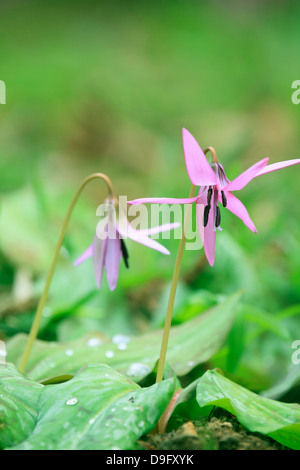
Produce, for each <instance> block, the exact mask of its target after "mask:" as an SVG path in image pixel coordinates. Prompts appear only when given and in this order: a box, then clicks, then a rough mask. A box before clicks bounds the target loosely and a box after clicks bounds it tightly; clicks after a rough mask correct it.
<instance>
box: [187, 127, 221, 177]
mask: <svg viewBox="0 0 300 470" xmlns="http://www.w3.org/2000/svg"><path fill="white" fill-rule="evenodd" d="M182 139H183V150H184V157H185V164H186V169H187V172H188V175H189V177H190V180H191V182H192V183H193V184H194V185H196V186H212V185H215V184H217V177H216V174H215V173H214V171H213V169H212V168H211V166H210V164H209V163H208V161H207V159H206V156H205V154H204V152H203V151H202V149H201V147H200V145H199V144H198V142H197V141H196V139H195V138H194V137H193V136H192V134H191V133H190V132H189V131H187V130H186V129H182Z"/></svg>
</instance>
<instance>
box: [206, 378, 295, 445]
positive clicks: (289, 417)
mask: <svg viewBox="0 0 300 470" xmlns="http://www.w3.org/2000/svg"><path fill="white" fill-rule="evenodd" d="M197 401H198V403H199V405H200V406H201V407H203V406H206V405H210V406H211V405H214V406H218V407H221V408H224V409H226V410H227V411H229V412H230V413H232V414H234V415H236V417H237V418H238V420H239V421H240V423H242V424H243V425H244V426H245V427H246V428H247V429H249V430H250V431H252V432H259V433H262V434H267V435H268V436H270V437H272V438H273V439H275V440H277V441H278V442H280V443H281V444H283V445H286V446H288V447H291V448H292V449H296V450H300V405H298V404H289V403H281V402H278V401H274V400H270V399H268V398H265V397H261V396H259V395H256V394H255V393H252V392H250V391H249V390H247V389H245V388H244V387H241V386H239V385H237V384H235V383H233V382H231V381H230V380H228V379H227V378H226V377H223V376H222V375H220V374H218V373H217V372H215V371H207V372H206V373H205V374H204V375H203V377H201V379H200V380H199V382H198V385H197Z"/></svg>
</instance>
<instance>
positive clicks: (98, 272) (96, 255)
mask: <svg viewBox="0 0 300 470" xmlns="http://www.w3.org/2000/svg"><path fill="white" fill-rule="evenodd" d="M106 246H107V238H104V239H103V240H101V239H100V238H99V237H97V235H95V237H94V240H93V245H92V247H93V264H94V273H95V278H96V283H97V287H98V289H100V287H101V283H102V276H103V267H104V258H105V250H106Z"/></svg>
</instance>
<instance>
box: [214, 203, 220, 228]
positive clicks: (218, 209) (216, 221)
mask: <svg viewBox="0 0 300 470" xmlns="http://www.w3.org/2000/svg"><path fill="white" fill-rule="evenodd" d="M220 224H221V211H220V207H219V206H216V220H215V226H216V227H219V225H220Z"/></svg>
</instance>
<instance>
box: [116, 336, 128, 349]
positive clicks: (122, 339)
mask: <svg viewBox="0 0 300 470" xmlns="http://www.w3.org/2000/svg"><path fill="white" fill-rule="evenodd" d="M112 342H113V343H114V344H128V343H129V342H130V337H129V336H126V335H121V334H118V335H115V336H113V338H112ZM119 349H120V348H119Z"/></svg>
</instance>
